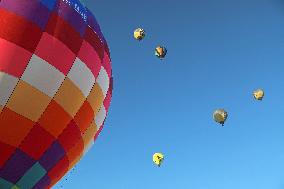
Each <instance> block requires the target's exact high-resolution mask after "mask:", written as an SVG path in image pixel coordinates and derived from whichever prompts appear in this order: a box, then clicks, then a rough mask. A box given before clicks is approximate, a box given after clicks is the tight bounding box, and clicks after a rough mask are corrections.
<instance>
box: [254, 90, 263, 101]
mask: <svg viewBox="0 0 284 189" xmlns="http://www.w3.org/2000/svg"><path fill="white" fill-rule="evenodd" d="M253 97H254V98H255V99H256V100H262V98H263V97H264V91H263V90H262V89H257V90H255V91H254V92H253Z"/></svg>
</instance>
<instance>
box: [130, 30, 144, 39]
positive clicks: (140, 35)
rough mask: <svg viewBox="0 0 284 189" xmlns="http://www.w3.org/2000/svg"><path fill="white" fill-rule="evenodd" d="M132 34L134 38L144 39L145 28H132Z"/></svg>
mask: <svg viewBox="0 0 284 189" xmlns="http://www.w3.org/2000/svg"><path fill="white" fill-rule="evenodd" d="M133 35H134V38H135V39H136V40H138V41H141V40H142V39H144V37H145V35H146V34H145V30H144V29H142V28H137V29H135V30H134V33H133Z"/></svg>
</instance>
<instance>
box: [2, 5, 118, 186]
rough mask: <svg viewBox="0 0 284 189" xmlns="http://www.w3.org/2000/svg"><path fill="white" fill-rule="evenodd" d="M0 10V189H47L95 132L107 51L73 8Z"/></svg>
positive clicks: (108, 79)
mask: <svg viewBox="0 0 284 189" xmlns="http://www.w3.org/2000/svg"><path fill="white" fill-rule="evenodd" d="M0 7H1V9H0V17H1V19H0V24H1V27H0V152H1V156H0V188H1V189H6V188H7V189H8V188H32V189H43V188H50V187H51V186H53V185H54V184H55V183H56V182H57V181H58V180H60V179H61V178H62V177H63V176H64V174H65V173H66V172H67V171H68V170H70V169H72V167H73V166H74V165H75V164H76V163H77V162H78V161H79V159H80V158H81V157H82V155H83V154H84V153H85V152H86V151H87V149H89V147H90V146H91V144H92V143H93V141H94V138H96V137H97V136H98V134H99V133H100V131H101V130H102V126H103V123H104V120H105V118H106V115H107V112H108V108H109V104H110V100H111V96H112V71H111V63H110V54H109V49H108V46H107V43H106V41H105V39H104V37H103V35H102V32H101V31H100V28H99V25H98V24H97V22H96V19H95V17H94V16H93V15H92V13H91V12H90V11H89V10H88V9H87V8H86V7H84V6H82V4H81V3H80V2H79V1H78V0H17V1H16V0H2V1H1V2H0Z"/></svg>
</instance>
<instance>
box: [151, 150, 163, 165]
mask: <svg viewBox="0 0 284 189" xmlns="http://www.w3.org/2000/svg"><path fill="white" fill-rule="evenodd" d="M163 160H164V155H163V154H162V153H155V154H154V155H153V162H154V163H155V164H156V165H157V166H158V167H160V166H161V163H162V162H163Z"/></svg>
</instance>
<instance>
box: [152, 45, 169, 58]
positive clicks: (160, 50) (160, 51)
mask: <svg viewBox="0 0 284 189" xmlns="http://www.w3.org/2000/svg"><path fill="white" fill-rule="evenodd" d="M166 54H167V49H166V48H165V47H162V46H157V47H156V49H155V55H156V56H157V57H158V58H160V59H163V58H165V56H166Z"/></svg>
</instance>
